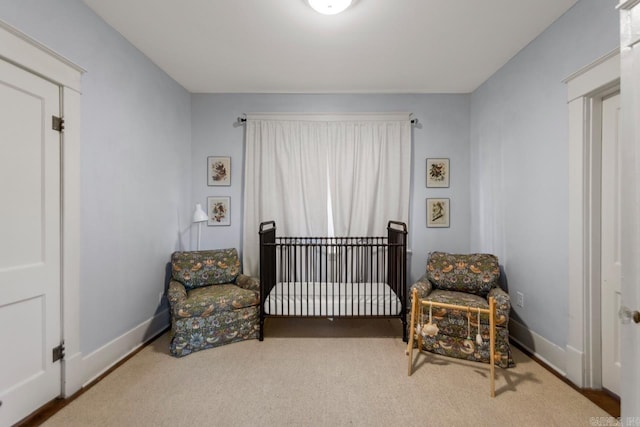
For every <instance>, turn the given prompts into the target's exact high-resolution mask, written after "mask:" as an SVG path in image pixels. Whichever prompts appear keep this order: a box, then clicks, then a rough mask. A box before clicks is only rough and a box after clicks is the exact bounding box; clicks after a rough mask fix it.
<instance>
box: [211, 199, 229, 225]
mask: <svg viewBox="0 0 640 427" xmlns="http://www.w3.org/2000/svg"><path fill="white" fill-rule="evenodd" d="M230 208H231V197H207V215H209V221H207V225H231V210H230Z"/></svg>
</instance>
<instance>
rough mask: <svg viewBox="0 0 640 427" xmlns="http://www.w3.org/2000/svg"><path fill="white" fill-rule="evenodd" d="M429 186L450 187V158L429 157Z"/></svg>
mask: <svg viewBox="0 0 640 427" xmlns="http://www.w3.org/2000/svg"><path fill="white" fill-rule="evenodd" d="M427 187H436V188H437V187H440V188H445V187H449V159H427Z"/></svg>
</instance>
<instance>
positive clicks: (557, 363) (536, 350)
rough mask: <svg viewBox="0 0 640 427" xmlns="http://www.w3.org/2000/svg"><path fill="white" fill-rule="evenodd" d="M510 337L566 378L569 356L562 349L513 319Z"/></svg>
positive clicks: (510, 323) (510, 326) (510, 322)
mask: <svg viewBox="0 0 640 427" xmlns="http://www.w3.org/2000/svg"><path fill="white" fill-rule="evenodd" d="M509 336H510V337H511V339H512V340H514V341H515V342H517V343H518V344H520V345H521V346H522V347H524V348H525V349H527V351H529V352H530V353H531V354H533V355H534V356H536V357H537V358H538V359H540V360H541V361H542V362H544V363H545V364H546V365H548V366H549V367H550V368H551V369H553V370H554V371H556V372H557V373H559V374H560V375H562V376H566V366H567V355H566V352H565V350H564V349H563V348H562V347H560V346H558V345H556V344H554V343H552V342H551V341H549V340H548V339H546V338H544V337H543V336H542V335H539V334H537V333H535V332H534V331H531V330H529V328H527V327H526V326H525V325H523V324H522V323H520V322H518V321H516V320H513V319H509Z"/></svg>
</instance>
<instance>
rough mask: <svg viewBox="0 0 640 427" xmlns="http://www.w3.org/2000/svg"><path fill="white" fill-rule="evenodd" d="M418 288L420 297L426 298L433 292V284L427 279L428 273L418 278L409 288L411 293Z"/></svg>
mask: <svg viewBox="0 0 640 427" xmlns="http://www.w3.org/2000/svg"><path fill="white" fill-rule="evenodd" d="M414 289H417V290H418V298H425V297H426V296H427V295H429V294H430V293H431V291H432V290H433V285H432V284H431V282H430V281H429V279H427V274H426V273H425V274H424V275H423V276H422V277H421V278H419V279H418V281H417V282H415V283H414V284H413V285H411V289H409V293H410V294H413V290H414Z"/></svg>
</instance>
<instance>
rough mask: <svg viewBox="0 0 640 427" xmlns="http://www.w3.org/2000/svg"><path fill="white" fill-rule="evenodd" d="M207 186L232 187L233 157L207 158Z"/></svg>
mask: <svg viewBox="0 0 640 427" xmlns="http://www.w3.org/2000/svg"><path fill="white" fill-rule="evenodd" d="M207 185H209V186H217V185H231V157H207Z"/></svg>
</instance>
